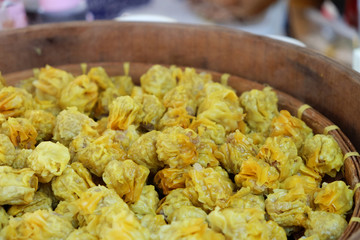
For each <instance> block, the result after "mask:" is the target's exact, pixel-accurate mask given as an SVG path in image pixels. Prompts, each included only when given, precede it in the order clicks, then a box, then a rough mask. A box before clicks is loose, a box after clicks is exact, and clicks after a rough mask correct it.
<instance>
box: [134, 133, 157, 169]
mask: <svg viewBox="0 0 360 240" xmlns="http://www.w3.org/2000/svg"><path fill="white" fill-rule="evenodd" d="M159 134H160V132H158V131H155V130H154V131H151V132H147V133H145V134H143V135H141V136H140V137H139V138H138V139H137V140H136V141H135V142H134V143H133V144H132V145H131V146H130V148H129V150H128V157H129V158H130V159H132V160H133V161H134V162H136V163H137V164H140V165H143V166H145V167H147V168H148V169H149V170H150V171H151V172H154V173H156V172H157V171H158V169H160V168H162V167H163V166H164V163H163V162H161V161H159V159H158V156H157V153H156V142H157V138H158V136H159Z"/></svg>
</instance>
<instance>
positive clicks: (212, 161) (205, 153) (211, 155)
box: [196, 137, 220, 168]
mask: <svg viewBox="0 0 360 240" xmlns="http://www.w3.org/2000/svg"><path fill="white" fill-rule="evenodd" d="M199 139H200V141H199V143H198V144H197V148H196V150H197V152H198V160H197V163H198V164H200V165H201V166H202V167H205V168H206V167H216V166H219V165H220V163H219V161H218V159H217V158H216V157H215V152H216V150H217V149H218V146H217V145H216V144H215V143H214V141H213V140H211V139H209V138H206V137H200V138H199Z"/></svg>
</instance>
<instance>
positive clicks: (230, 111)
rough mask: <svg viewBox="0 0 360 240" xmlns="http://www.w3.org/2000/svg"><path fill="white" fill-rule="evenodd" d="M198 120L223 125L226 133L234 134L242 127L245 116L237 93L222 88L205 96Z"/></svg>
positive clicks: (200, 106)
mask: <svg viewBox="0 0 360 240" xmlns="http://www.w3.org/2000/svg"><path fill="white" fill-rule="evenodd" d="M212 84H219V83H212ZM207 85H209V84H207ZM205 91H206V90H205ZM197 118H198V119H203V118H205V119H208V120H211V121H214V122H216V123H218V124H221V125H222V126H223V127H224V128H225V130H226V132H232V131H234V130H236V129H238V128H239V127H240V126H241V124H242V123H243V118H244V114H243V109H242V108H241V107H240V105H239V100H238V97H237V96H236V93H235V92H234V91H233V90H231V89H228V88H226V87H222V88H220V89H219V90H215V91H213V92H210V93H209V94H207V95H206V96H205V98H204V100H203V101H202V102H201V103H200V104H199V109H198V115H197Z"/></svg>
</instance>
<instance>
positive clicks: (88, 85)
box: [59, 75, 98, 115]
mask: <svg viewBox="0 0 360 240" xmlns="http://www.w3.org/2000/svg"><path fill="white" fill-rule="evenodd" d="M97 99H98V86H97V85H96V83H94V82H93V81H91V80H90V79H89V77H88V76H86V75H80V76H78V77H77V78H75V79H74V80H73V81H71V82H70V83H69V84H67V85H66V86H65V87H64V88H63V89H62V90H61V94H60V99H59V105H60V107H61V108H62V109H66V108H68V107H77V109H78V111H79V112H81V113H85V114H87V115H89V114H90V113H91V110H92V109H93V107H94V106H95V103H96V101H97Z"/></svg>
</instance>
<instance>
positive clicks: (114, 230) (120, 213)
mask: <svg viewBox="0 0 360 240" xmlns="http://www.w3.org/2000/svg"><path fill="white" fill-rule="evenodd" d="M86 229H87V231H88V232H89V233H91V234H92V235H95V236H96V237H98V239H107V240H111V239H139V240H148V239H149V235H150V233H149V231H148V229H146V228H144V227H143V226H141V224H140V222H139V220H138V219H137V218H136V217H135V215H134V214H133V213H132V212H131V211H130V210H128V209H127V208H123V207H122V204H120V203H114V204H112V205H110V206H106V207H102V208H101V209H100V212H99V214H96V215H95V214H93V215H92V217H91V218H90V220H89V222H88V224H87V225H86Z"/></svg>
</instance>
